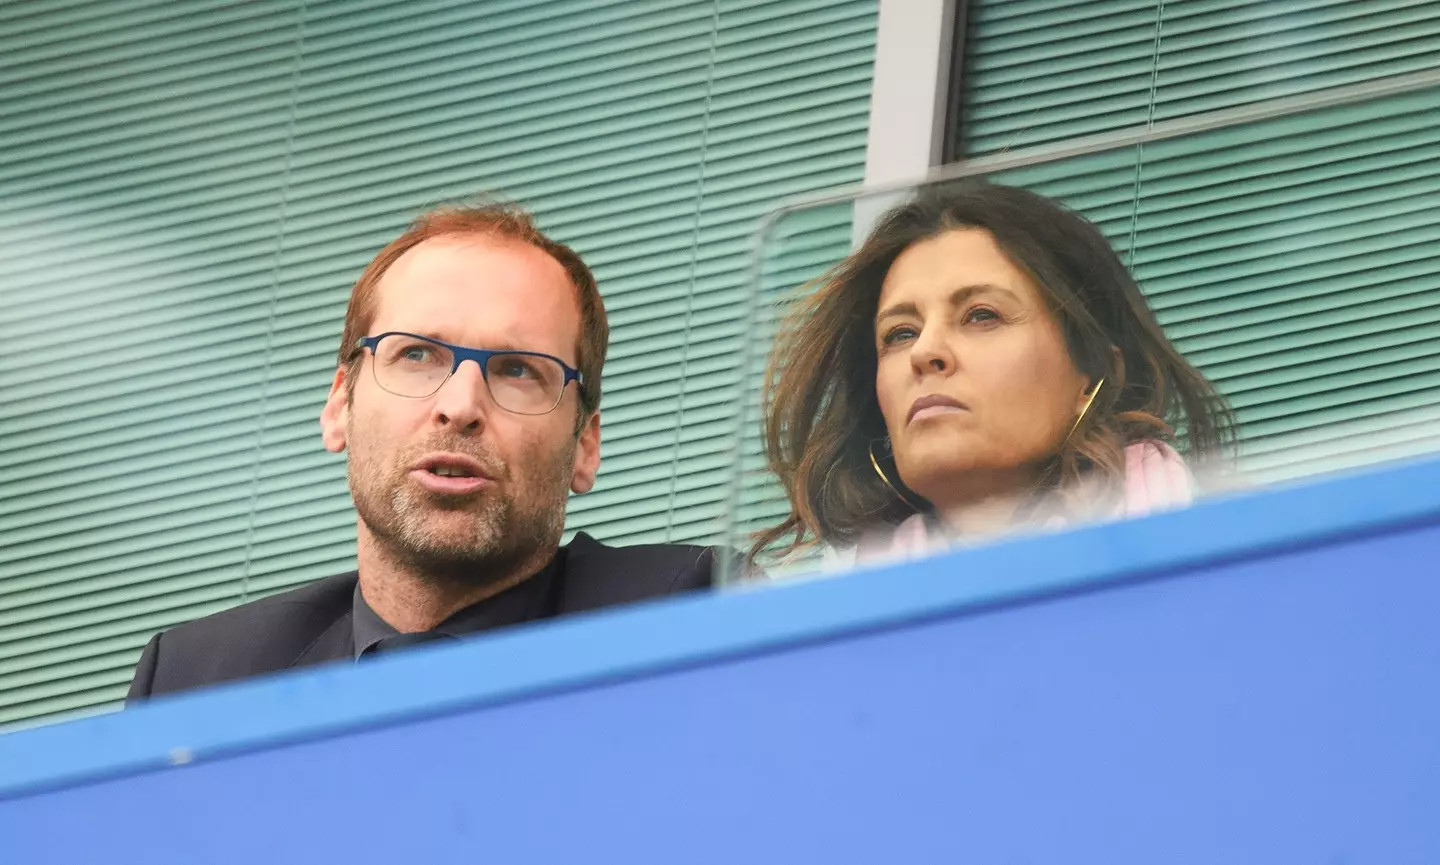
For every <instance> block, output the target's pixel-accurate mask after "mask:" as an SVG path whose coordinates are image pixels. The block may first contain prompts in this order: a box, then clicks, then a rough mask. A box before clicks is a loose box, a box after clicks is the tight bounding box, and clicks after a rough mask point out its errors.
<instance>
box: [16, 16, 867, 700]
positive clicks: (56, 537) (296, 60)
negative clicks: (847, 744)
mask: <svg viewBox="0 0 1440 865" xmlns="http://www.w3.org/2000/svg"><path fill="white" fill-rule="evenodd" d="M874 30H875V3H874V0H866V2H843V3H837V2H831V0H719V2H714V0H707V2H698V0H697V2H682V0H663V2H662V0H648V2H647V0H611V2H606V0H552V2H534V0H524V2H521V0H487V2H485V3H471V2H459V0H450V2H430V3H414V2H402V0H387V2H378V0H309V2H297V0H273V2H263V0H257V2H248V3H243V4H236V3H230V2H212V0H194V2H187V3H184V4H174V3H168V2H145V0H136V2H131V3H126V4H123V5H121V6H117V5H116V4H113V3H105V2H98V0H97V2H71V3H47V4H11V5H8V6H4V7H0V240H3V241H4V243H3V245H0V332H4V333H5V335H6V346H5V348H6V350H5V351H4V352H3V353H0V388H3V399H0V724H14V723H17V722H34V721H35V720H36V719H41V718H47V717H52V716H56V715H58V714H64V713H73V712H87V711H95V710H98V709H102V708H108V707H112V706H114V705H115V703H116V701H117V700H118V699H119V697H120V696H121V695H122V694H123V693H124V688H125V685H126V683H127V682H128V680H129V676H130V671H131V667H132V665H133V664H134V661H135V659H136V657H137V656H138V652H139V649H140V647H141V646H142V645H143V643H144V642H145V640H146V639H148V638H149V636H150V635H151V634H153V633H154V632H155V631H157V630H160V629H162V628H165V627H168V626H171V625H173V624H176V623H179V622H182V621H185V620H188V619H192V618H195V617H197V616H201V615H204V614H207V613H210V612H214V611H216V610H219V609H222V608H224V607H227V606H230V605H233V604H236V603H239V602H241V601H243V600H246V599H253V598H255V597H258V596H261V595H264V594H267V593H271V592H276V591H280V590H283V589H287V588H290V587H293V586H295V585H298V584H300V583H303V582H305V581H308V580H311V579H315V578H318V577H321V576H325V575H328V574H332V573H336V572H339V571H342V570H345V569H348V568H350V567H352V566H353V556H354V527H353V521H354V516H353V511H352V510H351V506H350V502H349V496H348V493H347V490H346V487H345V481H344V466H343V460H342V459H341V458H338V457H334V456H332V455H329V454H326V453H325V452H323V451H322V450H321V448H320V445H319V439H318V432H317V427H316V417H317V413H318V411H319V408H320V405H321V403H322V402H323V399H324V396H325V393H326V390H327V388H328V382H329V379H330V376H331V374H332V372H333V364H334V353H335V350H336V342H337V340H338V338H339V333H340V325H341V319H342V317H343V314H344V306H345V302H346V299H347V297H348V291H349V288H350V286H351V284H352V283H353V282H354V280H355V278H356V277H357V276H358V274H359V272H360V270H361V269H362V268H363V266H364V264H365V263H366V262H367V261H368V260H369V258H370V257H371V256H372V255H373V254H374V253H375V251H377V250H378V249H379V248H380V247H381V246H382V245H383V244H384V243H386V242H387V241H388V240H390V239H391V238H392V237H393V236H395V234H397V233H398V232H399V231H400V230H401V229H402V228H403V227H404V225H405V224H406V223H407V222H408V221H409V219H410V218H411V217H412V216H413V215H414V214H415V213H416V212H418V211H419V210H421V209H423V208H424V207H426V206H428V205H430V204H433V203H436V202H439V201H443V200H449V199H455V198H462V197H465V196H468V195H472V194H474V193H476V192H497V193H500V194H503V195H505V196H507V197H510V198H514V199H516V200H519V201H521V202H524V203H525V204H527V205H528V206H530V207H531V208H532V209H534V210H535V211H536V212H537V214H538V215H539V217H540V219H541V222H542V225H543V226H544V227H545V228H546V229H547V230H548V231H550V232H551V233H553V234H554V235H555V236H556V237H558V238H559V239H561V240H563V241H565V242H567V243H570V244H571V245H573V246H575V247H576V248H577V249H578V250H579V251H580V253H581V254H582V255H584V256H585V258H586V260H587V261H588V262H590V263H591V265H592V267H594V269H595V271H596V274H597V276H598V278H599V280H600V284H601V287H602V290H603V292H604V294H605V297H606V303H607V307H608V310H609V313H610V319H611V325H612V343H611V349H610V360H609V363H608V365H607V369H606V375H605V398H604V405H603V418H604V426H603V437H604V442H603V454H604V460H603V465H602V471H601V476H600V480H599V483H598V485H597V488H596V490H595V492H593V493H592V494H590V495H588V496H584V497H577V498H576V499H575V500H573V501H572V503H571V508H570V514H569V520H568V528H569V529H570V530H578V529H585V530H587V531H590V532H592V533H594V534H596V535H597V536H599V537H601V538H602V539H606V540H610V541H613V542H617V543H630V542H640V541H663V540H673V541H703V540H707V539H710V538H712V537H713V536H714V534H715V532H716V530H717V527H716V520H717V518H718V517H719V516H720V513H721V509H722V507H723V501H722V500H723V497H724V494H725V479H726V478H725V476H726V471H725V469H726V465H725V454H726V447H727V446H728V439H727V436H728V434H729V431H730V429H732V425H731V424H730V423H729V421H728V417H729V415H730V412H731V411H732V410H733V409H732V408H731V407H730V406H729V405H728V401H729V398H730V396H731V395H732V393H733V390H732V389H733V387H734V384H735V376H736V375H738V373H739V370H738V367H737V366H736V363H737V360H738V349H739V348H740V346H741V340H742V332H741V331H742V324H741V313H742V310H743V305H744V293H745V274H744V261H745V255H746V252H747V250H748V238H749V236H750V233H751V231H752V230H753V226H754V223H755V221H756V220H757V219H758V218H759V216H760V215H762V214H763V213H764V212H766V211H767V210H768V209H770V208H771V207H772V206H773V204H774V202H775V201H776V200H777V199H779V198H782V197H785V196H789V195H794V194H799V193H803V192H807V191H810V190H813V189H816V188H821V187H826V186H833V185H836V184H843V183H849V182H854V181H856V180H858V179H859V178H860V175H861V172H862V166H863V162H864V144H865V131H866V118H867V115H868V97H869V82H870V67H871V62H872V54H873V46H874ZM837 236H838V235H837ZM840 242H841V243H842V245H843V243H844V241H843V239H842V240H841V241H840Z"/></svg>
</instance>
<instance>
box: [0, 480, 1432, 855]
mask: <svg viewBox="0 0 1440 865" xmlns="http://www.w3.org/2000/svg"><path fill="white" fill-rule="evenodd" d="M1437 554H1440V463H1436V462H1430V463H1423V464H1416V465H1411V466H1405V467H1400V468H1396V469H1392V470H1388V471H1385V472H1377V473H1374V474H1369V475H1362V476H1355V477H1350V478H1344V479H1338V480H1334V481H1329V482H1326V483H1321V484H1316V485H1313V486H1309V487H1303V488H1295V489H1288V490H1277V491H1272V492H1265V493H1261V494H1256V495H1252V496H1247V497H1244V498H1237V499H1234V500H1230V501H1221V502H1212V503H1207V504H1204V505H1200V506H1198V507H1196V508H1193V509H1191V510H1188V511H1184V512H1178V513H1173V514H1166V515H1163V516H1159V517H1155V518H1151V519H1147V520H1142V521H1136V522H1129V523H1118V524H1113V525H1106V526H1097V527H1093V528H1089V529H1085V530H1081V531H1076V532H1071V533H1066V534H1061V535H1054V536H1048V537H1042V538H1035V539H1029V540H1025V541H1019V542H1014V543H1007V544H1001V545H997V546H995V547H992V548H983V549H976V550H969V551H964V552H957V553H954V554H951V555H947V556H944V557H940V558H936V559H933V560H929V561H925V562H917V563H914V564H910V565H906V566H900V567H893V568H887V569H880V570H873V571H866V572H857V573H854V574H849V575H845V576H841V577H836V578H833V579H828V580H816V581H812V582H806V583H800V584H795V585H789V586H781V587H776V588H771V589H764V590H757V591H744V592H732V593H726V594H722V595H719V596H714V597H701V598H690V599H680V600H674V601H666V602H660V603H656V604H651V605H647V606H644V607H639V608H632V609H628V610H620V611H615V612H611V613H604V614H599V615H595V616H591V617H587V618H582V619H576V620H571V621H561V622H554V623H546V624H542V625H538V626H534V627H529V628H524V629H520V630H517V631H513V632H510V633H507V634H501V635H496V636H494V637H492V638H488V639H483V640H477V641H473V642H470V643H466V644H461V645H456V646H447V647H444V648H437V649H433V650H416V651H414V652H412V653H410V654H409V655H408V656H406V655H401V656H397V657H394V658H392V659H382V660H378V661H376V662H374V663H373V664H369V665H365V666H364V667H351V666H344V665H340V666H335V667H332V668H322V669H317V670H312V671H307V672H300V673H296V674H292V675H289V676H285V677H278V678H275V679H271V680H265V681H256V682H249V683H242V684H238V685H234V686H229V687H223V688H217V689H215V690H213V691H211V692H208V693H197V694H191V695H183V696H179V697H175V698H173V699H169V700H160V701H156V703H154V704H153V705H151V706H148V707H146V708H144V709H141V710H137V711H133V712H128V713H124V714H122V715H117V716H110V717H103V718H94V719H88V720H84V721H78V722H74V723H70V724H64V725H58V726H56V727H52V728H45V729H39V730H34V731H28V732H25V733H20V734H15V735H12V736H7V737H3V738H0V862H5V863H12V862H14V863H29V862H64V863H72V862H92V861H93V862H106V863H119V862H146V863H155V865H159V863H171V862H174V863H181V862H184V863H193V862H212V861H215V862H219V861H264V862H330V861H345V862H347V863H358V862H394V861H420V860H426V859H440V860H443V861H453V860H463V861H470V860H475V861H497V862H507V863H510V862H625V863H643V862H657V863H658V862H664V863H674V862H687V863H688V862H700V863H704V862H727V863H733V862H741V861H743V862H747V863H753V862H786V863H790V862H812V861H813V862H826V863H839V862H857V863H858V862H865V863H870V862H922V861H923V862H929V861H947V862H948V861H965V862H1027V863H1049V862H1057V863H1058V862H1064V863H1090V862H1094V863H1106V865H1113V863H1129V862H1134V863H1155V862H1166V863H1187V862H1195V863H1202V862H1203V863H1218V862H1266V863H1278V862H1286V863H1289V862H1324V863H1331V862H1346V863H1359V862H1384V863H1402V862H1415V863H1436V862H1440V820H1437V819H1436V818H1435V816H1434V815H1436V814H1440V693H1437V687H1436V685H1437V682H1436V679H1437V674H1440V627H1437V625H1440V621H1437V620H1440V578H1437V577H1436V576H1435V570H1436V569H1435V561H1436V559H1437ZM175 763H179V764H181V765H172V764H175Z"/></svg>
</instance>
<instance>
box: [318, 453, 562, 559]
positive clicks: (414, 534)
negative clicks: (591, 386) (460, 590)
mask: <svg viewBox="0 0 1440 865" xmlns="http://www.w3.org/2000/svg"><path fill="white" fill-rule="evenodd" d="M425 450H451V451H457V452H461V453H465V452H469V453H472V455H474V456H476V457H477V458H480V455H478V454H474V453H473V452H474V450H475V448H474V447H473V446H470V447H453V446H452V447H440V448H426V449H425ZM574 453H575V445H574V443H571V444H570V445H569V446H568V447H565V448H562V449H560V451H559V452H556V453H552V454H540V453H531V454H527V455H526V460H525V461H526V462H528V463H529V464H530V465H531V466H533V467H534V468H535V471H534V472H533V473H531V475H530V478H529V480H530V481H531V482H532V484H531V485H530V486H531V491H530V494H529V495H525V486H526V485H523V484H522V486H521V489H520V490H518V491H516V490H513V487H511V484H512V482H513V481H514V480H515V478H514V475H513V473H512V472H511V471H509V470H508V468H509V467H504V466H501V468H503V469H505V470H503V471H499V472H497V474H498V475H499V476H500V477H501V478H502V481H503V486H500V487H499V488H489V489H485V490H482V491H480V492H478V493H476V494H474V495H469V496H440V495H436V494H434V493H431V492H429V491H427V490H424V489H421V488H420V487H418V486H417V485H416V484H415V483H414V482H413V481H412V480H411V479H410V477H409V472H408V471H407V469H406V468H405V466H408V465H410V464H411V462H410V461H409V459H408V458H407V457H406V456H403V455H402V456H401V458H399V459H397V460H395V462H394V464H393V467H391V468H389V469H381V468H380V467H379V466H377V465H375V464H374V462H373V461H372V460H370V459H366V458H357V457H356V455H355V453H354V452H353V451H352V453H351V459H350V461H349V464H348V469H347V474H348V478H349V483H350V495H351V498H352V499H353V501H354V503H355V510H356V512H357V513H358V514H359V516H360V520H361V521H362V522H363V523H364V525H365V527H366V528H367V529H368V530H369V532H370V535H371V536H372V537H373V538H374V540H375V542H376V544H377V545H378V547H379V549H378V550H377V552H379V553H380V554H381V555H382V556H384V557H385V558H387V559H389V560H390V561H391V562H392V563H394V564H396V565H398V566H400V567H403V568H404V569H405V570H407V571H409V572H410V573H412V574H414V575H415V576H417V577H419V578H421V579H423V580H425V581H427V582H432V583H437V584H449V585H461V586H479V585H486V584H490V583H495V582H500V581H502V580H505V579H507V578H509V577H512V576H515V575H516V574H515V573H514V572H515V571H516V570H517V569H518V568H520V567H522V566H524V565H526V564H527V563H528V562H531V561H532V560H534V559H536V558H538V557H540V556H542V555H545V557H547V558H548V554H553V552H554V550H555V549H556V547H557V546H558V545H559V542H560V536H561V534H562V533H563V531H564V528H565V502H566V493H567V492H568V490H569V483H570V467H571V465H572V464H573V460H574ZM481 462H482V463H483V464H485V465H486V466H498V465H500V464H499V462H498V461H497V460H494V459H481ZM507 493H510V494H509V495H507ZM517 493H518V495H517Z"/></svg>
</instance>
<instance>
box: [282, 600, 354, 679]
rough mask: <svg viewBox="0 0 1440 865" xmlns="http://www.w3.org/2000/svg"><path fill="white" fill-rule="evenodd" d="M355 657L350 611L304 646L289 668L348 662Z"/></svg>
mask: <svg viewBox="0 0 1440 865" xmlns="http://www.w3.org/2000/svg"><path fill="white" fill-rule="evenodd" d="M354 657H355V628H354V621H353V619H352V618H351V612H350V610H346V611H345V612H344V614H343V615H341V616H340V617H339V618H337V619H336V620H335V621H334V622H332V623H331V624H330V626H329V627H328V628H326V629H325V630H323V631H321V632H320V636H318V637H316V638H315V639H314V640H313V641H312V642H311V643H310V645H308V646H306V647H305V649H304V650H303V651H301V652H300V654H299V656H298V657H296V658H295V660H294V661H291V662H290V666H291V667H292V668H294V667H308V666H310V665H312V664H323V663H325V662H327V661H348V660H353V659H354Z"/></svg>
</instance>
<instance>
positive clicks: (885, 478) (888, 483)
mask: <svg viewBox="0 0 1440 865" xmlns="http://www.w3.org/2000/svg"><path fill="white" fill-rule="evenodd" d="M885 440H886V441H889V439H885ZM875 441H880V439H876V440H875ZM875 441H872V442H870V447H868V448H866V452H867V453H868V454H870V466H871V468H873V469H875V474H877V475H879V476H880V480H881V481H884V483H885V486H887V487H889V488H890V492H892V493H894V494H895V497H896V498H898V499H900V501H902V502H904V503H905V504H906V505H907V506H909V507H910V508H912V509H914V510H915V511H922V512H923V511H924V510H925V508H924V507H922V506H921V505H918V504H916V503H915V501H914V500H912V499H911V498H910V496H908V495H906V494H905V493H903V492H901V491H900V487H898V486H896V485H895V484H894V483H891V481H890V478H889V477H888V476H887V475H886V474H885V470H884V469H882V468H881V467H880V460H878V459H876V458H875Z"/></svg>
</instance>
